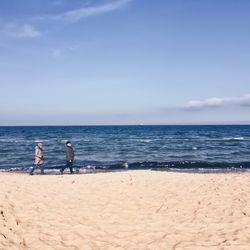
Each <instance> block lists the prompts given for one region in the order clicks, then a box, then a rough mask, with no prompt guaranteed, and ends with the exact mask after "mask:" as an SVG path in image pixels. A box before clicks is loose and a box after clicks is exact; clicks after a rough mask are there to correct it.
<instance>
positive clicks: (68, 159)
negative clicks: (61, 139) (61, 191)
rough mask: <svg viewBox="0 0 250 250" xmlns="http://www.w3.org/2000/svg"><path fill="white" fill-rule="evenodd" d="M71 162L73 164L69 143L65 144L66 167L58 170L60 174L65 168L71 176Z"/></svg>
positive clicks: (72, 151)
mask: <svg viewBox="0 0 250 250" xmlns="http://www.w3.org/2000/svg"><path fill="white" fill-rule="evenodd" d="M73 162H74V150H73V148H72V145H71V142H70V141H67V142H66V166H65V167H62V168H61V169H60V172H61V174H63V171H64V169H65V168H69V170H70V173H71V174H73V173H74V172H73Z"/></svg>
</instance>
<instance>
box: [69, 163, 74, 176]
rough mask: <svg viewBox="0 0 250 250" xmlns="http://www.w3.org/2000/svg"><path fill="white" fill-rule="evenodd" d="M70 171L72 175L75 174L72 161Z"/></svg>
mask: <svg viewBox="0 0 250 250" xmlns="http://www.w3.org/2000/svg"><path fill="white" fill-rule="evenodd" d="M69 170H70V173H71V174H73V173H74V172H73V162H72V161H70V162H69Z"/></svg>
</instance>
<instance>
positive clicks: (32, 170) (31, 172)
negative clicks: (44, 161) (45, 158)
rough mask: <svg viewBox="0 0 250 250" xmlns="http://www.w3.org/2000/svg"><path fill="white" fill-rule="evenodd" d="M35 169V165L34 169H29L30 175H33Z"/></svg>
mask: <svg viewBox="0 0 250 250" xmlns="http://www.w3.org/2000/svg"><path fill="white" fill-rule="evenodd" d="M36 168H37V165H35V166H34V167H31V169H30V175H33V172H34V171H35V169H36Z"/></svg>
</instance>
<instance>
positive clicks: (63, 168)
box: [60, 161, 68, 174]
mask: <svg viewBox="0 0 250 250" xmlns="http://www.w3.org/2000/svg"><path fill="white" fill-rule="evenodd" d="M67 167H68V161H66V166H63V167H62V168H61V169H60V173H61V174H63V171H64V170H65V168H67Z"/></svg>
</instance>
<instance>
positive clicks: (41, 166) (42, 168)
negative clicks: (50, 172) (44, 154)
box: [39, 164, 44, 174]
mask: <svg viewBox="0 0 250 250" xmlns="http://www.w3.org/2000/svg"><path fill="white" fill-rule="evenodd" d="M39 168H40V170H41V174H44V165H43V164H41V165H40V166H39Z"/></svg>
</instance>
